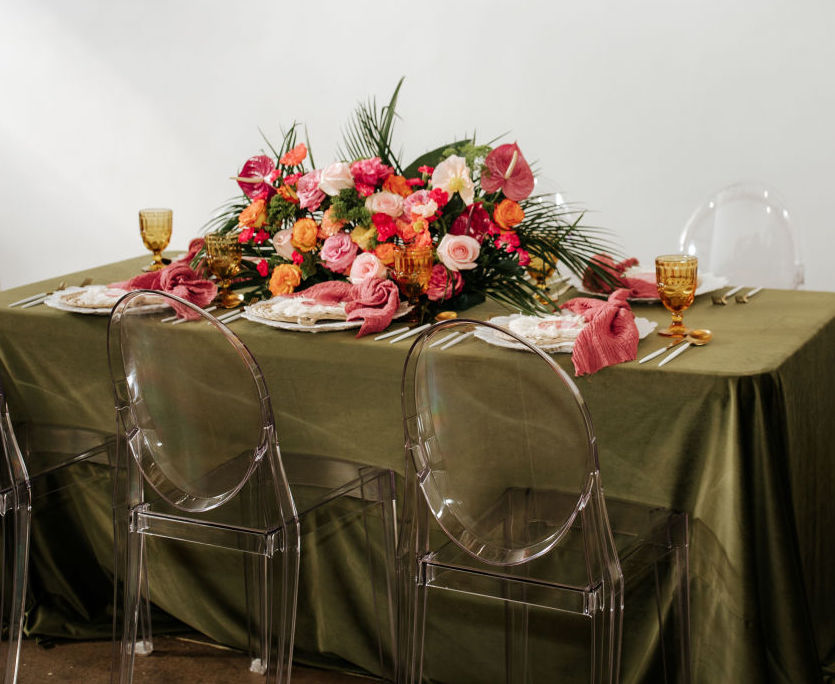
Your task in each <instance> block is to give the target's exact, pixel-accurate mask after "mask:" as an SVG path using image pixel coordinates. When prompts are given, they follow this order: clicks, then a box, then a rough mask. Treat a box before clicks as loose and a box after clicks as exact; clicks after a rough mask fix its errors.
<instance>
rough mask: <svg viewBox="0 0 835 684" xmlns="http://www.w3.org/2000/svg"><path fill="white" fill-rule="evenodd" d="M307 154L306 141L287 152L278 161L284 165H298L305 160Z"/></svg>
mask: <svg viewBox="0 0 835 684" xmlns="http://www.w3.org/2000/svg"><path fill="white" fill-rule="evenodd" d="M306 156H307V148H306V147H305V146H304V143H299V144H298V145H296V146H295V147H294V148H293V149H292V150H289V151H288V152H285V153H284V155H283V156H282V157H281V159H279V160H278V163H279V164H282V165H283V166H298V165H299V164H301V163H302V162H303V161H304V158H305V157H306Z"/></svg>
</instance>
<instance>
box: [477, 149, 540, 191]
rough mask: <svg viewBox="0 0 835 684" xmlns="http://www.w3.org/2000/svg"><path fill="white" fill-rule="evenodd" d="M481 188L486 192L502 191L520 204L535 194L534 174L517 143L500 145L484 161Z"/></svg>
mask: <svg viewBox="0 0 835 684" xmlns="http://www.w3.org/2000/svg"><path fill="white" fill-rule="evenodd" d="M484 166H485V168H484V171H483V172H482V174H481V187H482V188H483V189H484V191H485V192H496V191H497V190H501V191H502V192H503V193H504V196H505V197H507V198H508V199H512V200H513V201H514V202H519V201H520V200H523V199H525V198H526V197H527V196H528V195H530V194H531V192H533V186H534V181H533V173H532V172H531V167H530V166H528V162H526V161H525V158H524V157H523V156H522V151H521V150H520V149H519V146H518V145H517V144H516V143H511V144H509V145H499V146H498V147H497V148H496V149H495V150H493V151H492V152H491V153H490V154H488V155H487V158H486V159H485V160H484Z"/></svg>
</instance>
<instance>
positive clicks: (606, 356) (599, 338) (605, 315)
mask: <svg viewBox="0 0 835 684" xmlns="http://www.w3.org/2000/svg"><path fill="white" fill-rule="evenodd" d="M628 296H629V290H627V289H625V288H621V289H618V290H615V291H614V292H613V293H612V294H610V295H609V299H607V300H606V301H602V300H600V299H592V298H590V297H576V298H575V299H570V300H569V301H567V302H566V303H565V304H563V305H562V307H561V308H563V309H568V310H569V311H571V312H572V313H575V314H580V315H582V316H583V318H585V319H586V326H585V327H584V328H583V329H582V330H581V331H580V334H579V335H577V339H576V340H575V341H574V351H573V352H572V354H571V360H572V362H573V363H574V374H575V375H590V374H591V373H596V372H597V371H599V370H600V369H601V368H604V367H605V366H611V365H614V364H616V363H623V362H624V361H634V360H635V358H636V356H637V355H638V328H637V327H636V326H635V314H633V313H632V309H631V308H630V307H629V302H627V301H626V298H627V297H628Z"/></svg>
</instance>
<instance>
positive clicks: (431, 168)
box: [418, 166, 435, 176]
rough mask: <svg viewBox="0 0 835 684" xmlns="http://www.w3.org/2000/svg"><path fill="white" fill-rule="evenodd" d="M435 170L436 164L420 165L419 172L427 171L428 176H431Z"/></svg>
mask: <svg viewBox="0 0 835 684" xmlns="http://www.w3.org/2000/svg"><path fill="white" fill-rule="evenodd" d="M434 170H435V167H434V166H418V173H425V174H426V175H427V176H431V175H432V172H433V171H434Z"/></svg>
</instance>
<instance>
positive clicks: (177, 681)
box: [19, 635, 378, 684]
mask: <svg viewBox="0 0 835 684" xmlns="http://www.w3.org/2000/svg"><path fill="white" fill-rule="evenodd" d="M111 652H112V646H111V643H110V642H109V641H78V642H61V643H58V644H56V645H54V646H52V647H50V648H43V647H42V646H38V645H37V644H36V643H35V642H34V641H32V640H28V639H27V640H26V641H24V644H23V651H22V655H21V668H20V678H19V681H20V683H21V684H28V683H32V684H34V683H35V682H38V683H40V684H43V683H45V682H47V683H50V682H84V684H108V683H109V682H110V657H111ZM248 667H249V661H248V658H247V657H246V656H245V655H243V654H242V653H241V652H240V651H233V650H230V649H226V648H223V647H219V646H216V645H214V644H207V643H205V641H203V640H202V637H200V636H199V635H195V636H193V637H192V636H176V637H172V636H160V637H155V638H154V652H153V654H151V655H150V656H147V657H146V656H141V657H140V656H137V658H136V665H135V668H134V681H135V682H137V683H139V682H159V683H160V684H181V683H182V684H214V683H217V684H221V683H223V682H236V683H238V682H240V683H241V684H246V683H247V682H252V684H256V683H263V681H264V680H263V678H262V677H260V676H259V675H256V674H253V673H251V672H249V670H248ZM376 681H378V680H374V679H369V678H366V677H359V676H354V675H349V674H343V673H337V672H328V671H325V670H316V669H312V668H309V667H303V666H300V665H295V664H294V666H293V682H294V684H371V683H372V682H376Z"/></svg>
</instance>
